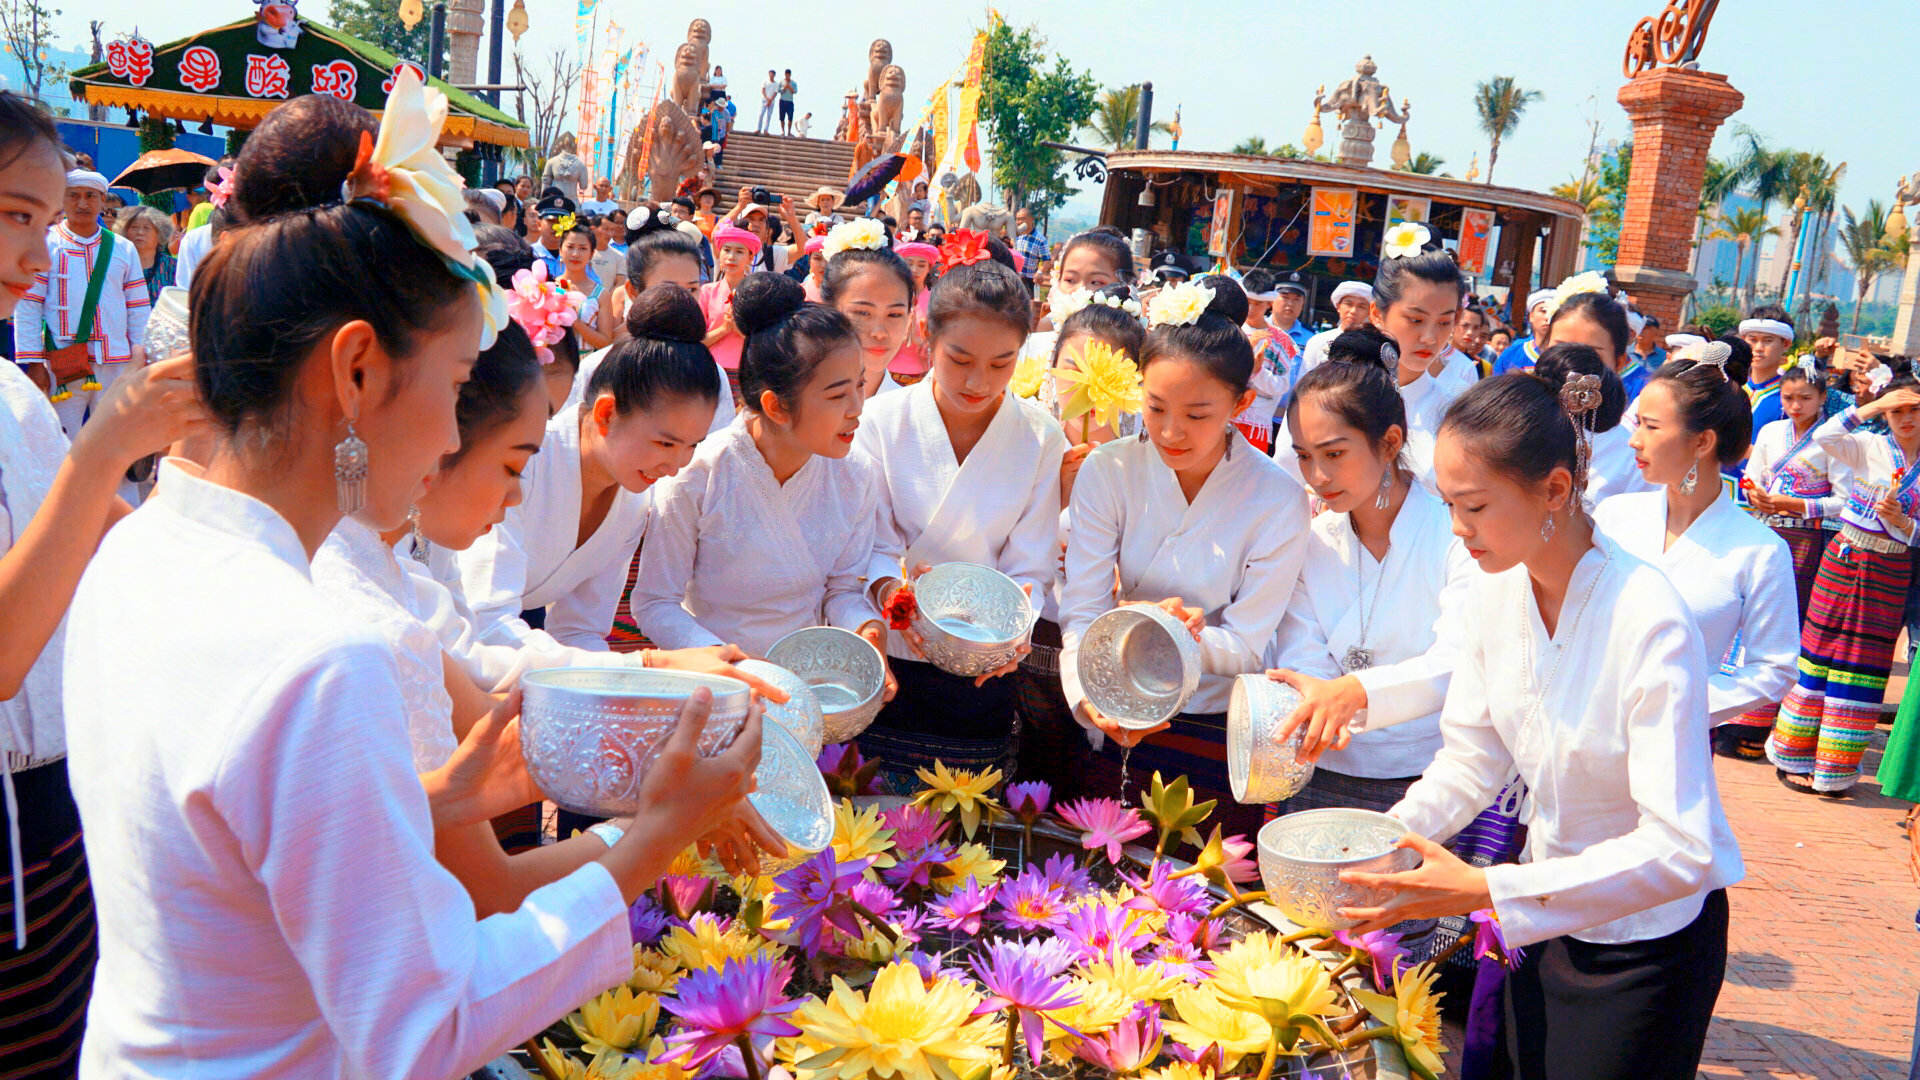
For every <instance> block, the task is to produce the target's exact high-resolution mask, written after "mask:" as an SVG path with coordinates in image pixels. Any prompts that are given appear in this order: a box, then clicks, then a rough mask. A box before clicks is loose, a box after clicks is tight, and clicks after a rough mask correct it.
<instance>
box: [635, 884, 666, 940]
mask: <svg viewBox="0 0 1920 1080" xmlns="http://www.w3.org/2000/svg"><path fill="white" fill-rule="evenodd" d="M672 925H673V916H671V915H669V914H667V912H666V909H664V908H662V907H661V906H660V905H659V904H657V903H655V902H654V899H653V897H652V896H651V895H650V894H647V893H641V894H640V899H638V900H635V901H634V902H633V903H632V905H631V906H629V907H628V908H627V932H628V933H629V934H631V935H632V936H633V943H634V944H635V945H651V944H653V943H654V942H656V941H659V940H660V935H661V934H664V933H666V932H667V928H668V927H670V926H672Z"/></svg>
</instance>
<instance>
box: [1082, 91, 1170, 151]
mask: <svg viewBox="0 0 1920 1080" xmlns="http://www.w3.org/2000/svg"><path fill="white" fill-rule="evenodd" d="M1139 126H1140V86H1139V84H1138V83H1135V84H1134V85H1132V86H1117V87H1113V88H1110V89H1107V90H1102V91H1101V92H1100V100H1099V102H1098V103H1097V104H1095V105H1094V107H1093V116H1092V117H1091V118H1090V119H1088V121H1087V131H1088V132H1089V133H1091V134H1092V135H1093V137H1094V140H1095V141H1096V142H1098V143H1099V144H1100V146H1101V147H1102V148H1104V149H1107V150H1131V149H1133V135H1134V131H1135V129H1136V128H1138V127H1139ZM1148 128H1149V130H1151V131H1154V132H1158V133H1160V134H1162V135H1166V134H1171V133H1172V131H1173V128H1172V127H1171V126H1170V125H1168V124H1167V123H1166V122H1165V121H1159V120H1156V121H1154V122H1153V123H1152V124H1150V125H1148Z"/></svg>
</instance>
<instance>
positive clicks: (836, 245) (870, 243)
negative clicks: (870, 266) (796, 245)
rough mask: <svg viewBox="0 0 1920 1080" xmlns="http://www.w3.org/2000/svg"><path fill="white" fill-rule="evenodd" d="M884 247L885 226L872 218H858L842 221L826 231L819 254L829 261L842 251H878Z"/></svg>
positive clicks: (885, 240) (885, 241) (885, 239)
mask: <svg viewBox="0 0 1920 1080" xmlns="http://www.w3.org/2000/svg"><path fill="white" fill-rule="evenodd" d="M886 246H887V229H886V226H884V225H882V224H880V223H879V222H878V221H875V220H874V219H873V218H859V219H856V220H854V221H843V222H841V223H840V224H838V225H835V226H834V227H833V228H832V229H830V230H828V232H827V239H826V242H825V243H823V244H821V245H820V253H821V254H823V255H825V256H826V257H827V258H829V259H831V258H833V257H834V256H835V255H838V254H840V253H841V252H843V251H879V250H880V249H881V248H883V247H886Z"/></svg>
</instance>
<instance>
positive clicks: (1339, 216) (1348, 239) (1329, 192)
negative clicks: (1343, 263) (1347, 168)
mask: <svg viewBox="0 0 1920 1080" xmlns="http://www.w3.org/2000/svg"><path fill="white" fill-rule="evenodd" d="M1359 201H1360V192H1359V191H1358V190H1356V189H1354V188H1323V187H1317V188H1314V189H1313V211H1312V214H1311V215H1310V217H1309V220H1308V224H1307V254H1308V255H1333V256H1337V257H1339V258H1343V259H1345V258H1351V257H1352V256H1353V218H1354V207H1355V206H1357V205H1358V204H1359Z"/></svg>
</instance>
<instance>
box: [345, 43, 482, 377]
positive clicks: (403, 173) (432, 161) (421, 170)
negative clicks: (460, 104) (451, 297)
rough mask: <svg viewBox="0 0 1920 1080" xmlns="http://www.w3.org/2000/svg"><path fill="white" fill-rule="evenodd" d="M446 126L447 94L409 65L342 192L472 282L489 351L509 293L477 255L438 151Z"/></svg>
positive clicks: (462, 201) (449, 170)
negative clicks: (382, 212) (378, 209)
mask: <svg viewBox="0 0 1920 1080" xmlns="http://www.w3.org/2000/svg"><path fill="white" fill-rule="evenodd" d="M446 124H447V95H445V94H443V93H441V92H440V91H438V90H435V89H431V88H429V87H427V86H425V85H423V84H422V83H421V81H420V77H419V76H418V75H416V74H414V72H413V70H412V69H411V68H407V67H404V66H403V67H402V68H401V71H400V74H399V75H397V76H395V78H394V82H393V93H392V94H390V95H388V97H387V107H386V110H385V111H384V112H382V113H381V114H380V136H379V138H378V139H374V138H372V137H369V136H367V135H365V134H364V133H363V134H362V135H361V136H360V153H359V156H358V157H357V159H356V160H355V162H354V167H353V172H352V173H351V174H349V175H348V177H347V179H346V182H345V183H343V184H341V185H340V197H341V198H342V199H343V200H345V201H347V202H354V201H356V200H365V201H368V202H373V203H377V204H379V205H380V206H383V207H385V208H386V209H387V210H388V211H390V212H391V213H393V214H394V215H395V216H397V217H398V218H400V220H401V221H404V222H406V224H407V228H408V229H410V230H412V232H413V234H414V236H415V237H416V238H417V239H418V240H419V241H420V242H421V243H422V244H425V245H426V246H427V247H428V248H430V249H432V251H433V252H434V253H435V254H437V255H439V256H440V259H441V261H442V262H444V263H446V264H447V269H448V270H451V271H452V272H453V273H454V275H455V276H456V277H460V278H463V279H465V280H467V281H471V282H473V284H474V288H476V289H477V290H479V293H480V310H481V313H482V315H483V317H484V319H485V329H484V331H483V332H482V333H481V335H480V347H481V348H482V349H485V348H488V347H490V346H491V345H492V344H493V340H494V337H495V336H496V335H497V334H498V333H499V332H500V328H501V327H503V326H505V325H506V324H507V296H506V293H505V291H504V290H502V289H501V288H500V286H499V283H498V282H496V281H495V280H494V275H493V268H492V267H491V266H489V265H488V264H487V261H486V260H485V259H482V258H480V257H479V256H477V255H475V254H474V252H473V249H474V246H475V244H476V241H475V239H474V235H473V225H472V224H471V223H470V222H468V221H467V205H466V198H465V196H464V195H462V194H461V192H462V191H463V190H464V189H465V187H466V182H465V181H463V180H461V179H460V175H459V174H458V173H456V172H454V171H453V167H452V166H451V165H448V164H447V159H446V158H445V157H443V156H442V155H441V154H440V151H439V149H438V146H439V143H440V132H441V129H443V128H444V127H446Z"/></svg>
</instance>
